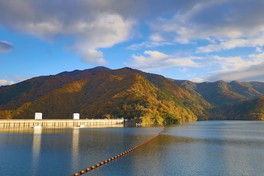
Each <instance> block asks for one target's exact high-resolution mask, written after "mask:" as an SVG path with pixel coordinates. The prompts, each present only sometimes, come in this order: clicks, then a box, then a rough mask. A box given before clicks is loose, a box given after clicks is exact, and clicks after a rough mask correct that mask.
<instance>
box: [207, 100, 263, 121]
mask: <svg viewBox="0 0 264 176" xmlns="http://www.w3.org/2000/svg"><path fill="white" fill-rule="evenodd" d="M219 111H221V112H222V113H220V112H219ZM214 113H215V115H214V116H212V117H215V119H221V120H222V119H223V120H224V119H228V120H264V96H261V97H258V98H255V99H253V100H247V101H243V102H240V103H237V104H234V105H231V106H226V107H222V108H219V109H217V110H216V111H215V112H214Z"/></svg>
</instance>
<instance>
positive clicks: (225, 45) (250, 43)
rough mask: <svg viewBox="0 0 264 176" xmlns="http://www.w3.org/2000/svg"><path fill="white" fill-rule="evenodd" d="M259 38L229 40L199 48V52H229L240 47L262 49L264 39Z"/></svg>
mask: <svg viewBox="0 0 264 176" xmlns="http://www.w3.org/2000/svg"><path fill="white" fill-rule="evenodd" d="M259 37H260V36H258V38H257V39H255V38H254V39H252V38H250V39H229V40H227V41H223V42H220V43H218V44H210V45H207V46H203V47H198V48H197V52H200V53H208V52H214V51H221V50H229V49H234V48H238V47H260V46H263V45H264V40H263V37H262V36H261V37H260V38H259Z"/></svg>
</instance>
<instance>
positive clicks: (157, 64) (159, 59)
mask: <svg viewBox="0 0 264 176" xmlns="http://www.w3.org/2000/svg"><path fill="white" fill-rule="evenodd" d="M194 60H195V58H192V57H176V56H173V55H167V54H165V53H162V52H159V51H145V52H144V55H133V56H132V58H131V60H130V62H129V63H127V65H129V66H132V67H135V68H138V69H144V70H160V69H164V68H168V67H198V64H197V63H196V62H194Z"/></svg>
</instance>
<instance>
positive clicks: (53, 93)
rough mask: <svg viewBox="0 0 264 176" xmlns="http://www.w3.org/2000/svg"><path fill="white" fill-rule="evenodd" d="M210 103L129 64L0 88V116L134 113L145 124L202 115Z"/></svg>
mask: <svg viewBox="0 0 264 176" xmlns="http://www.w3.org/2000/svg"><path fill="white" fill-rule="evenodd" d="M210 108H211V105H210V104H209V103H208V102H207V101H205V100H204V99H203V98H201V97H200V96H198V95H193V94H191V93H190V92H189V91H187V90H185V89H183V88H181V87H180V86H178V85H177V84H175V83H174V82H173V81H171V80H169V79H167V78H165V77H163V76H160V75H155V74H149V73H145V72H142V71H139V70H135V69H131V68H122V69H117V70H110V69H108V68H105V67H96V68H93V69H87V70H83V71H79V70H75V71H72V72H63V73H60V74H57V75H50V76H41V77H36V78H32V79H29V80H26V81H23V82H20V83H17V84H14V85H11V86H3V87H0V118H2V119H30V118H33V115H34V113H35V112H42V113H43V117H44V118H46V119H70V118H72V114H73V113H74V112H79V113H80V114H81V118H121V117H124V118H128V119H131V118H134V117H141V119H142V121H143V122H148V123H159V124H161V123H182V122H185V121H193V120H197V119H204V118H206V117H207V112H208V109H210Z"/></svg>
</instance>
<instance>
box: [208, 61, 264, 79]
mask: <svg viewBox="0 0 264 176" xmlns="http://www.w3.org/2000/svg"><path fill="white" fill-rule="evenodd" d="M263 68H264V62H263V63H260V64H258V65H253V66H250V67H248V68H244V69H240V70H232V71H226V72H222V73H215V74H212V75H210V76H208V77H206V78H205V80H209V81H215V80H225V81H233V80H237V81H264V70H263Z"/></svg>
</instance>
